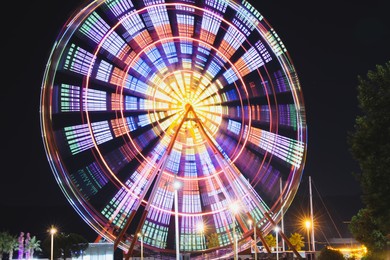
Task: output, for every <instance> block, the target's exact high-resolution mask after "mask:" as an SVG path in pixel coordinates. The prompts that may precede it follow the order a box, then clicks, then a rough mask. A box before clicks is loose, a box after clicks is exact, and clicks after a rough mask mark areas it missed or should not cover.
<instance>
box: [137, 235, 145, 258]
mask: <svg viewBox="0 0 390 260" xmlns="http://www.w3.org/2000/svg"><path fill="white" fill-rule="evenodd" d="M138 236H139V237H140V239H141V260H144V237H143V234H142V233H138Z"/></svg>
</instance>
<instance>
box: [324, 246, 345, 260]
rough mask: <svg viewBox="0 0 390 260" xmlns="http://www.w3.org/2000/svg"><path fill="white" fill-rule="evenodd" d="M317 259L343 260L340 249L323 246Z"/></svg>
mask: <svg viewBox="0 0 390 260" xmlns="http://www.w3.org/2000/svg"><path fill="white" fill-rule="evenodd" d="M317 260H345V258H344V256H343V254H342V253H341V252H340V251H337V250H333V249H330V248H328V247H324V248H323V249H321V251H320V254H319V255H318V258H317Z"/></svg>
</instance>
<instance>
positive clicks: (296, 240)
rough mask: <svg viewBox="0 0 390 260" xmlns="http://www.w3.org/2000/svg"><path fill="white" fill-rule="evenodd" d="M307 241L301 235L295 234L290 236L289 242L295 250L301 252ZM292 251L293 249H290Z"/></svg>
mask: <svg viewBox="0 0 390 260" xmlns="http://www.w3.org/2000/svg"><path fill="white" fill-rule="evenodd" d="M304 240H305V239H304V237H303V236H302V235H301V234H299V233H296V232H295V233H293V234H291V235H290V237H289V239H288V241H290V243H291V245H292V246H293V247H294V248H295V250H297V251H300V250H301V249H302V247H304V246H305V243H304V242H303V241H304ZM290 249H292V248H290Z"/></svg>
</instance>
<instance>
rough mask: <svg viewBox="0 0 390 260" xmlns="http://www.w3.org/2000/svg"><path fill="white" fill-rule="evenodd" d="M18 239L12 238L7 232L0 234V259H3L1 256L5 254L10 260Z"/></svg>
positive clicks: (16, 247)
mask: <svg viewBox="0 0 390 260" xmlns="http://www.w3.org/2000/svg"><path fill="white" fill-rule="evenodd" d="M18 245H19V243H18V238H17V237H16V236H12V235H11V234H9V233H8V232H7V231H4V232H0V259H3V254H4V253H7V254H8V258H9V259H12V257H13V253H14V251H15V250H16V249H18Z"/></svg>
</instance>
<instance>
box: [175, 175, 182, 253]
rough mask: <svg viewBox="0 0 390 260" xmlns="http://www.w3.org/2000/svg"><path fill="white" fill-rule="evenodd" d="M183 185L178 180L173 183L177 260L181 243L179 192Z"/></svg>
mask: <svg viewBox="0 0 390 260" xmlns="http://www.w3.org/2000/svg"><path fill="white" fill-rule="evenodd" d="M181 186H182V183H181V182H180V181H178V180H177V179H176V176H175V180H174V181H173V189H174V196H175V198H174V203H175V240H176V260H180V241H179V202H178V200H179V198H178V190H179V189H180V188H181Z"/></svg>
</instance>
